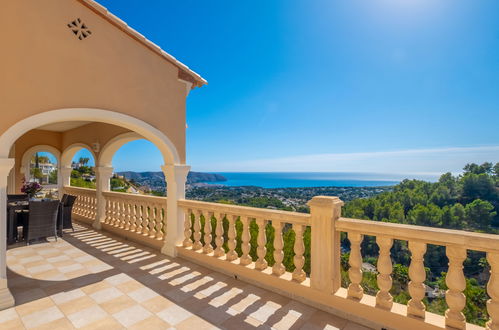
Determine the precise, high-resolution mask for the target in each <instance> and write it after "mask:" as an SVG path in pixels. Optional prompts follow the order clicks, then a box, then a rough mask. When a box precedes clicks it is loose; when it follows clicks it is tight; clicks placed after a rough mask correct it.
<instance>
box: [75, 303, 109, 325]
mask: <svg viewBox="0 0 499 330" xmlns="http://www.w3.org/2000/svg"><path fill="white" fill-rule="evenodd" d="M107 316H108V314H107V313H106V311H104V310H103V309H102V308H100V307H99V306H97V305H94V306H91V307H89V308H86V309H83V310H80V311H78V312H75V313H72V314H69V315H68V316H67V317H68V319H69V320H70V321H71V323H73V325H74V326H75V327H76V328H81V327H84V326H86V325H88V324H91V323H94V322H96V321H99V320H102V319H103V318H105V317H107Z"/></svg>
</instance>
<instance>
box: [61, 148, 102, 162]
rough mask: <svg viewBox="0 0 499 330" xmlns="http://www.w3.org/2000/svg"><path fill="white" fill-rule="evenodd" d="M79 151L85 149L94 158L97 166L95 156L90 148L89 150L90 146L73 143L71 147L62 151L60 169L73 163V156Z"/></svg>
mask: <svg viewBox="0 0 499 330" xmlns="http://www.w3.org/2000/svg"><path fill="white" fill-rule="evenodd" d="M81 149H87V150H88V151H90V153H91V154H92V157H93V158H94V162H95V164H96V165H97V157H96V156H95V153H94V151H93V150H92V148H90V146H88V145H87V144H85V143H73V144H72V145H70V146H69V147H67V148H66V149H64V151H63V152H62V156H61V165H60V166H61V167H70V166H71V163H72V162H73V158H74V156H75V155H76V153H77V152H78V151H80V150H81Z"/></svg>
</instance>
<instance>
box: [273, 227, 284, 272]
mask: <svg viewBox="0 0 499 330" xmlns="http://www.w3.org/2000/svg"><path fill="white" fill-rule="evenodd" d="M272 226H273V227H274V261H275V263H274V266H272V274H274V275H277V276H281V275H282V274H284V273H285V272H286V267H284V265H283V263H282V261H283V260H284V252H283V250H282V249H283V247H284V241H283V239H282V222H277V221H272Z"/></svg>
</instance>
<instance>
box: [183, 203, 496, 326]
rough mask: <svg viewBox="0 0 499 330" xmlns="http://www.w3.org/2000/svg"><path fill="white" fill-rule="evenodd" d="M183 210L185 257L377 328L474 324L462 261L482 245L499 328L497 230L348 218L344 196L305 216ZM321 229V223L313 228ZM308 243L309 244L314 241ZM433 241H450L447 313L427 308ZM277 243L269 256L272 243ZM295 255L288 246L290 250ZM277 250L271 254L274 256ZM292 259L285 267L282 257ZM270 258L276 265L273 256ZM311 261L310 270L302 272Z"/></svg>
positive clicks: (197, 206) (221, 207)
mask: <svg viewBox="0 0 499 330" xmlns="http://www.w3.org/2000/svg"><path fill="white" fill-rule="evenodd" d="M178 205H179V207H180V208H181V209H182V210H183V211H184V214H185V221H184V240H183V243H182V246H179V247H178V250H179V255H180V256H181V257H183V258H187V259H189V260H192V261H194V262H198V263H201V264H203V265H205V266H208V267H211V268H213V269H216V270H218V271H220V272H223V273H228V274H232V275H234V276H236V277H237V278H242V279H244V280H247V281H251V282H252V283H257V284H258V285H260V286H262V287H264V288H266V289H270V290H273V291H276V292H278V293H281V294H284V295H288V296H290V297H292V298H294V299H298V300H303V301H307V302H310V303H313V304H315V305H317V304H318V305H320V306H322V307H323V308H324V309H325V310H329V311H332V312H333V313H336V314H338V315H340V316H342V317H347V318H349V319H352V320H355V321H357V322H362V323H364V324H365V325H367V326H372V327H375V328H379V327H388V328H397V329H416V328H418V329H439V328H445V327H447V328H454V329H465V328H468V329H472V328H475V327H476V328H480V327H478V326H475V325H472V324H468V323H466V319H465V317H464V314H463V312H462V311H463V308H464V307H465V303H466V296H465V295H464V292H463V291H464V289H465V286H466V281H465V277H464V273H463V261H464V260H465V259H466V254H467V251H468V250H475V251H483V252H486V253H487V259H488V262H489V264H490V267H491V271H490V272H491V277H490V280H489V283H488V287H487V288H488V294H489V296H490V300H489V302H488V304H487V309H488V314H489V316H490V320H489V322H488V323H487V325H486V327H487V329H496V330H497V329H499V328H498V324H499V278H498V274H499V269H498V268H499V236H498V235H491V234H481V233H472V232H465V231H458V230H447V229H439V228H430V227H420V226H412V225H403V224H394V223H384V222H376V221H369V220H357V219H347V218H342V217H341V216H340V211H341V205H342V203H341V201H340V200H339V199H337V198H335V197H315V198H314V199H312V201H311V202H309V205H310V207H311V214H301V213H293V212H285V211H275V210H268V209H256V208H250V207H242V206H235V205H226V204H216V203H206V202H200V201H192V200H180V201H179V202H178ZM314 227H316V228H314ZM307 228H311V229H309V230H311V233H312V235H311V242H312V243H311V248H310V252H311V253H310V255H308V256H305V255H304V254H305V250H306V249H305V243H306V242H304V239H303V237H304V231H305V230H307ZM287 231H293V232H294V235H292V236H293V237H294V241H293V249H292V253H291V255H285V251H284V250H283V247H284V244H285V242H284V241H283V234H284V233H286V232H287ZM340 233H346V237H347V238H348V240H349V241H350V257H349V258H350V260H349V269H348V277H349V280H350V284H349V285H348V287H347V288H342V287H341V285H340V276H339V275H338V274H339V270H340V246H339V237H340V236H339V235H340ZM366 235H369V236H375V237H376V244H377V245H378V247H379V258H378V264H377V265H376V266H377V284H378V287H379V290H378V292H377V294H376V296H370V295H367V294H365V293H364V290H363V288H362V286H361V282H362V276H363V272H362V253H361V244H362V240H363V238H364V236H366ZM394 240H403V241H406V242H408V247H409V251H410V253H411V264H410V267H409V277H410V283H409V284H408V291H409V292H408V293H409V295H410V297H411V299H410V301H409V302H408V304H407V306H406V305H401V304H398V303H395V302H394V301H393V298H392V296H391V294H390V290H391V288H392V277H391V273H392V260H391V255H390V249H391V247H392V246H393V242H394ZM308 244H310V242H309V243H308ZM428 244H434V245H440V246H445V247H446V251H447V257H448V259H449V265H448V272H447V273H448V274H447V277H446V284H447V286H448V290H447V292H446V296H445V299H446V302H447V305H448V309H447V311H446V312H445V316H440V315H436V314H433V313H429V312H427V311H426V310H425V304H424V302H423V299H424V297H425V286H424V281H425V276H426V273H425V268H424V254H425V252H426V247H427V245H428ZM269 247H272V249H273V253H272V254H270V253H269V251H268V248H269ZM286 251H288V252H287V253H289V249H287V250H286ZM270 256H272V257H270ZM285 258H286V260H292V261H293V269H286V267H285V266H284V264H283V260H284V259H285ZM269 260H271V264H270V262H269ZM306 262H309V263H310V264H311V267H310V269H311V273H310V274H309V275H308V274H306V273H305V271H304V265H305V263H306Z"/></svg>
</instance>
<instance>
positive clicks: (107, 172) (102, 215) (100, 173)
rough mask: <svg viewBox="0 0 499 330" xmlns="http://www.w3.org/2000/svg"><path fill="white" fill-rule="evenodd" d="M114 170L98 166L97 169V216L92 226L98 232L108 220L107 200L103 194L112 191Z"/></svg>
mask: <svg viewBox="0 0 499 330" xmlns="http://www.w3.org/2000/svg"><path fill="white" fill-rule="evenodd" d="M113 170H114V169H113V168H112V167H109V166H98V167H96V168H95V182H96V191H95V195H96V197H97V215H96V216H95V221H94V223H93V224H92V227H94V228H95V229H97V230H100V229H101V228H102V225H101V223H102V222H104V220H105V219H106V198H105V197H104V195H103V194H102V193H103V192H105V191H110V190H111V177H112V176H113Z"/></svg>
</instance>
